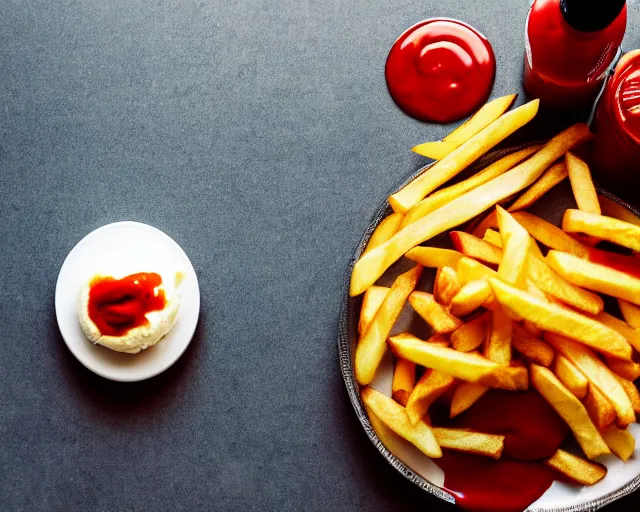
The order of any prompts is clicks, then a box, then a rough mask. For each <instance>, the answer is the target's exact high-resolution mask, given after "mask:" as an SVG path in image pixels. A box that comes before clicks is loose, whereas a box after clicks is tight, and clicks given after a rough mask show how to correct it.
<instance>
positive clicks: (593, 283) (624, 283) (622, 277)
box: [546, 251, 640, 304]
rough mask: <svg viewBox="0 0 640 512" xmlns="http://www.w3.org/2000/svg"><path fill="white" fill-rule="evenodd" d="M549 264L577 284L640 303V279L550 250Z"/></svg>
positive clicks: (548, 255) (547, 260) (547, 258)
mask: <svg viewBox="0 0 640 512" xmlns="http://www.w3.org/2000/svg"><path fill="white" fill-rule="evenodd" d="M546 262H547V264H548V265H549V266H550V267H551V268H552V269H553V270H555V271H556V272H557V273H558V274H560V275H561V276H562V277H564V278H565V279H566V280H567V281H569V282H570V283H573V284H575V285H576V286H581V287H583V288H587V289H588V290H593V291H595V292H600V293H604V294H606V295H611V296H613V297H616V298H618V299H624V300H628V301H629V302H632V303H633V304H640V279H638V278H637V277H633V276H630V275H629V274H625V273H624V272H620V271H619V270H614V269H612V268H611V267H607V266H604V265H599V264H597V263H591V262H590V261H586V260H583V259H580V258H577V257H575V256H572V255H571V254H567V253H564V252H559V251H549V253H548V254H547V257H546Z"/></svg>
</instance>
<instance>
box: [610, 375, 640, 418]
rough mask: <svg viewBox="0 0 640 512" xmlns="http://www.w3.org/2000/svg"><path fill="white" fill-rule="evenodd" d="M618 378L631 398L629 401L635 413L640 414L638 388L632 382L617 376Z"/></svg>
mask: <svg viewBox="0 0 640 512" xmlns="http://www.w3.org/2000/svg"><path fill="white" fill-rule="evenodd" d="M616 377H617V378H618V382H620V384H621V385H622V387H623V388H624V391H625V393H626V394H627V396H628V397H629V400H630V401H631V406H632V407H633V412H635V413H636V414H640V392H638V388H637V387H636V385H635V384H634V383H633V382H631V381H630V380H627V379H625V378H623V377H620V376H618V375H616Z"/></svg>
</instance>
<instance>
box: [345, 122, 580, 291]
mask: <svg viewBox="0 0 640 512" xmlns="http://www.w3.org/2000/svg"><path fill="white" fill-rule="evenodd" d="M513 112H516V111H515V110H514V111H513ZM481 133H482V132H481ZM478 135H480V134H478ZM591 137H592V135H591V133H590V132H589V128H588V127H587V126H586V125H583V124H577V125H574V126H572V127H570V128H568V129H566V130H565V131H563V132H561V133H560V134H559V135H557V136H556V137H554V138H553V139H551V141H550V142H549V143H548V144H546V145H545V146H543V147H542V148H541V149H540V150H539V151H538V152H537V153H535V154H533V155H532V156H531V157H530V158H529V159H528V160H525V161H524V162H522V163H521V164H519V165H517V166H516V167H514V168H513V169H511V170H509V171H507V172H506V173H504V174H503V175H501V176H498V177H497V178H495V179H493V180H491V181H489V182H487V183H485V184H483V185H480V186H479V187H478V188H476V189H474V190H471V191H469V192H467V193H465V194H463V195H462V196H460V197H458V198H457V199H454V200H453V201H451V202H450V203H448V204H446V205H445V206H443V207H441V208H439V209H437V210H436V211H434V212H433V213H430V214H428V215H426V216H425V217H423V218H421V219H419V220H417V221H415V222H414V223H412V224H410V225H408V226H406V227H405V228H404V229H401V230H400V231H399V232H398V233H396V234H395V235H394V236H393V237H392V238H391V239H390V240H389V241H388V242H386V243H385V244H383V245H381V246H380V247H377V248H376V249H374V250H372V251H371V252H368V253H367V254H365V255H364V256H363V257H362V258H360V260H358V261H357V262H356V264H355V265H354V267H353V272H352V274H351V287H350V294H351V296H357V295H360V294H361V293H363V292H364V291H365V290H366V289H367V288H369V286H371V285H372V284H374V283H375V282H376V280H377V279H378V278H379V277H380V276H381V275H382V274H383V273H384V272H385V271H386V270H387V269H388V268H389V267H390V266H391V265H392V264H393V263H394V262H396V261H397V260H398V259H400V258H401V257H402V256H403V255H404V254H405V253H406V252H407V251H409V250H410V249H412V248H413V247H415V246H417V245H419V244H421V243H423V242H426V241H427V240H429V239H431V238H433V237H434V236H436V235H439V234H440V233H442V232H444V231H446V230H447V229H450V228H453V227H455V226H458V225H459V224H462V223H463V222H466V221H467V220H469V219H472V218H473V217H475V216H476V215H478V214H479V213H482V212H483V211H485V210H486V209H487V208H490V207H491V206H493V205H494V204H496V203H497V202H499V201H500V200H502V199H504V198H506V197H509V196H510V195H511V194H513V193H515V192H519V191H520V190H522V189H523V188H525V187H526V186H528V185H529V184H530V183H532V182H533V181H534V180H535V179H536V178H537V177H538V176H539V175H540V174H541V173H542V172H543V170H544V169H546V168H547V167H548V166H549V165H550V164H551V163H553V161H554V160H556V159H557V158H559V157H560V156H562V155H563V154H564V153H566V151H567V150H569V149H571V148H572V147H573V146H575V145H577V144H580V143H582V142H585V141H586V140H588V139H590V138H591ZM462 148H464V145H463V146H461V147H460V148H459V150H461V149H462ZM454 154H455V152H454V153H451V155H449V156H453V155H454ZM447 158H448V157H447ZM441 162H444V160H441ZM433 171H434V169H433V168H432V169H430V170H429V172H428V173H425V174H424V175H423V176H427V175H430V174H431V173H432V172H433Z"/></svg>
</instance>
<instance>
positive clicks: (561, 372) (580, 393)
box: [553, 355, 615, 414]
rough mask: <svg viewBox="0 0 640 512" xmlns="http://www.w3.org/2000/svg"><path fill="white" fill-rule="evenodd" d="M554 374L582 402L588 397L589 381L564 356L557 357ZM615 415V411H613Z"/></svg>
mask: <svg viewBox="0 0 640 512" xmlns="http://www.w3.org/2000/svg"><path fill="white" fill-rule="evenodd" d="M553 372H554V373H555V374H556V377H558V379H560V382H562V383H563V384H564V385H565V386H566V387H567V389H568V390H569V391H571V392H572V393H573V394H574V395H575V396H576V397H577V398H579V399H580V400H582V399H583V398H584V397H586V396H587V391H588V390H589V380H588V379H587V378H586V377H585V376H584V373H582V372H581V371H580V370H578V368H576V367H575V365H574V364H573V363H572V362H571V361H569V360H568V359H567V358H566V357H564V356H562V355H558V356H556V361H555V364H554V367H553ZM613 413H614V414H615V410H613Z"/></svg>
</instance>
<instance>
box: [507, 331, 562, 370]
mask: <svg viewBox="0 0 640 512" xmlns="http://www.w3.org/2000/svg"><path fill="white" fill-rule="evenodd" d="M511 344H512V346H513V348H514V349H515V350H517V351H518V352H519V353H520V354H522V355H523V356H524V357H526V358H527V359H529V360H530V361H531V362H533V363H536V364H539V365H541V366H551V363H552V362H553V359H554V357H555V352H554V351H553V349H552V348H551V347H550V346H549V345H548V344H546V343H545V342H544V341H541V340H539V339H538V338H535V337H534V336H532V335H531V334H530V333H529V332H527V331H526V330H525V329H524V328H523V327H520V326H519V325H518V324H513V334H512V337H511Z"/></svg>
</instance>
